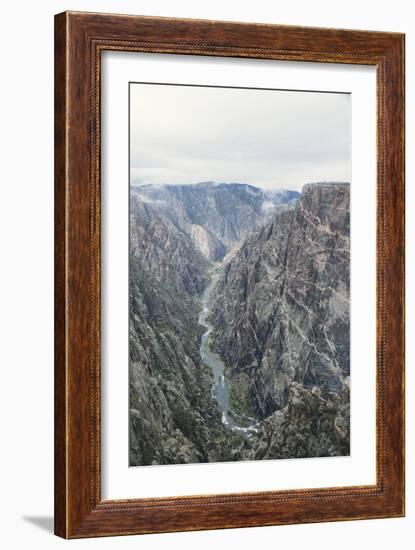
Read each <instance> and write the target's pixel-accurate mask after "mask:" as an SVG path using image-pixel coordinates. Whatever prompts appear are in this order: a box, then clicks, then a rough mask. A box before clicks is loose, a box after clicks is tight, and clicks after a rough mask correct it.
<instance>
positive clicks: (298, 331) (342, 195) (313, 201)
mask: <svg viewBox="0 0 415 550" xmlns="http://www.w3.org/2000/svg"><path fill="white" fill-rule="evenodd" d="M349 223H350V222H349V185H348V184H327V183H326V184H309V185H306V186H305V187H304V188H303V191H302V193H301V196H300V195H299V194H298V193H296V192H289V191H276V192H268V191H263V190H260V189H257V188H255V187H252V186H248V185H244V184H215V183H211V182H207V183H202V184H196V185H186V186H179V185H171V186H168V185H166V186H150V185H148V186H140V187H137V188H132V189H131V196H130V464H131V465H144V464H174V463H191V462H214V461H223V460H253V459H267V458H286V457H303V456H334V455H341V454H347V453H348V445H349V394H348V391H349V389H348V376H349V343H350V342H349V260H350V251H349V246H350V245H349V229H350V228H349ZM213 266H215V280H216V279H217V283H216V284H215V286H213V285H214V283H213V282H212V283H211V281H212V280H213V279H212V267H213ZM208 284H210V286H213V289H212V292H211V294H210V299H209V304H208V309H209V311H210V315H209V317H208V319H209V322H210V323H211V325H212V327H213V329H212V334H211V336H210V337H209V346H210V347H212V349H213V350H214V351H216V352H217V353H218V356H220V358H221V359H222V360H223V362H224V363H225V364H226V369H225V375H226V378H227V379H228V380H229V387H230V395H229V398H230V406H231V410H230V416H231V418H233V419H235V422H236V423H238V422H240V421H241V419H242V420H243V421H247V419H249V418H250V419H253V421H255V422H257V423H256V428H255V430H253V431H251V432H249V436H248V437H247V436H246V434H245V435H243V433H242V432H235V430H232V429H229V426H228V427H226V426H225V425H224V423H223V421H222V420H223V415H222V412H223V411H221V410H220V407H219V406H218V402H217V401H216V399H215V397H214V392H212V384H213V377H212V372H211V370H210V369H209V367H208V366H207V365H206V364H204V363H203V361H202V360H201V355H200V337H201V333H202V332H203V329H202V327H201V326H199V325H198V316H199V313H200V311H201V296H202V293H203V291H204V290H205V289H206V287H207V285H208ZM251 421H252V420H250V421H249V422H251Z"/></svg>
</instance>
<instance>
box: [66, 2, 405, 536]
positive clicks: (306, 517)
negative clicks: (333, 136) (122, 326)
mask: <svg viewBox="0 0 415 550" xmlns="http://www.w3.org/2000/svg"><path fill="white" fill-rule="evenodd" d="M111 49H113V50H123V51H143V52H161V53H166V54H167V53H175V54H192V55H210V56H212V55H213V56H223V57H248V58H263V59H280V60H298V61H314V62H322V61H324V62H331V63H347V64H367V65H374V66H376V69H377V109H378V117H377V126H378V128H377V130H378V144H377V159H378V176H377V178H378V181H377V315H376V317H377V318H376V320H375V319H374V320H373V322H376V325H377V445H376V453H377V454H376V456H377V481H376V485H373V486H368V487H340V488H339V487H337V488H332V489H319V488H316V489H312V490H300V491H298V490H297V491H274V492H266V493H247V494H232V495H210V496H195V497H173V498H155V499H139V500H138V499H137V500H120V501H102V500H101V478H100V467H101V451H100V441H101V439H100V438H101V433H100V413H101V392H100V377H101V367H100V207H101V204H100V53H101V51H103V50H111ZM364 268H365V266H362V269H364ZM403 316H404V35H401V34H395V33H377V32H367V31H348V30H337V29H318V28H305V27H287V26H284V27H282V26H278V25H262V24H261V25H258V24H245V23H227V22H217V21H201V20H185V19H167V18H153V17H137V16H125V15H108V14H88V13H76V12H65V13H62V14H59V15H57V16H56V17H55V532H56V534H57V535H59V536H61V537H65V538H76V537H91V536H105V535H123V534H132V533H157V532H165V531H179V530H181V531H188V530H196V529H218V528H224V527H247V526H259V525H279V524H288V523H306V522H316V521H336V520H351V519H362V518H381V517H393V516H402V515H403V514H404V318H403ZM364 367H365V365H361V368H364Z"/></svg>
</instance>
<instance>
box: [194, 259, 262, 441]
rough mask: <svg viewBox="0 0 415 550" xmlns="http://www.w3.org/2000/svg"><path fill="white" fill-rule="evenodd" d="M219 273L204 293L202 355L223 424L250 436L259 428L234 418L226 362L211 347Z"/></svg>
mask: <svg viewBox="0 0 415 550" xmlns="http://www.w3.org/2000/svg"><path fill="white" fill-rule="evenodd" d="M219 273H220V270H219V269H216V270H215V271H214V272H213V275H212V279H211V281H210V283H209V285H208V286H207V287H206V289H205V291H204V292H203V295H202V300H201V301H202V309H201V310H200V313H199V319H198V321H199V324H200V325H202V326H203V327H205V328H206V332H204V333H203V334H202V337H201V340H200V349H199V351H200V357H201V359H202V362H203V363H204V364H205V365H207V366H208V367H210V369H211V370H212V373H213V386H212V397H213V398H214V399H216V401H217V403H218V405H219V408H220V411H221V413H222V422H223V424H224V425H225V426H226V427H228V428H230V429H231V430H233V431H235V432H238V433H240V434H241V435H246V436H248V435H249V434H252V433H255V432H256V431H257V428H256V427H255V425H254V424H253V425H251V426H239V425H238V424H237V423H236V422H235V420H234V419H233V418H232V415H231V414H230V405H229V382H228V380H227V379H226V377H225V363H224V362H223V361H222V359H221V358H220V356H219V355H218V354H217V353H215V352H213V351H212V350H211V349H209V336H210V334H211V333H212V331H213V330H214V326H213V325H212V324H211V323H209V321H208V320H207V319H208V317H209V313H210V310H209V300H210V295H211V292H212V289H213V288H214V286H215V284H216V282H217V280H218V275H219Z"/></svg>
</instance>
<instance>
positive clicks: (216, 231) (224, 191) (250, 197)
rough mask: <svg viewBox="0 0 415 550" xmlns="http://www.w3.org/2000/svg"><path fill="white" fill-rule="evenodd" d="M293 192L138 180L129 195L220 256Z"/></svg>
mask: <svg viewBox="0 0 415 550" xmlns="http://www.w3.org/2000/svg"><path fill="white" fill-rule="evenodd" d="M298 195H299V194H298V193H297V192H296V191H289V190H279V191H263V190H262V189H258V188H257V187H254V186H252V185H247V184H243V183H228V184H227V183H214V182H202V183H198V184H195V185H141V186H138V187H132V188H131V196H132V198H133V199H135V200H137V201H140V202H141V203H142V204H146V205H147V206H150V205H151V206H152V208H153V210H157V212H158V213H159V216H160V217H162V218H163V219H164V220H166V221H168V222H169V223H170V224H172V225H173V226H175V227H176V228H177V229H178V230H180V231H181V232H183V233H184V234H186V235H187V236H188V237H189V238H190V240H191V242H192V243H193V245H194V247H195V248H196V249H197V250H198V251H199V252H201V253H202V254H203V255H204V256H205V257H206V258H208V259H209V260H213V261H220V260H222V258H223V257H224V256H225V254H226V253H227V252H228V251H229V250H230V249H231V248H232V246H233V245H234V244H235V243H237V242H238V241H240V240H241V239H243V238H244V237H246V236H247V235H248V234H250V233H251V232H252V231H253V230H254V229H255V228H258V227H260V226H261V225H262V224H263V223H264V220H266V219H267V218H269V217H270V216H271V215H272V213H273V212H275V210H276V209H279V208H281V207H284V206H286V205H289V204H291V203H292V202H293V201H295V199H296V198H297V197H298Z"/></svg>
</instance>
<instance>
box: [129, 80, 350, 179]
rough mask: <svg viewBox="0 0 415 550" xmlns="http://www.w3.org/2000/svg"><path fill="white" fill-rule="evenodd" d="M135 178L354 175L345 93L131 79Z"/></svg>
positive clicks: (303, 177)
mask: <svg viewBox="0 0 415 550" xmlns="http://www.w3.org/2000/svg"><path fill="white" fill-rule="evenodd" d="M130 98H131V102H130V117H131V121H130V122H131V126H130V132H131V134H130V137H131V141H130V146H131V182H132V183H133V184H140V183H196V182H199V181H221V182H244V183H250V184H252V185H258V186H261V187H266V188H278V187H288V188H295V189H300V188H301V187H302V185H303V184H304V183H307V182H309V181H323V180H333V181H334V180H337V181H350V177H351V98H350V95H347V94H336V93H320V92H319V93H316V92H295V91H277V90H246V89H240V88H239V89H232V88H209V87H193V86H168V85H150V84H131V88H130Z"/></svg>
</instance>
